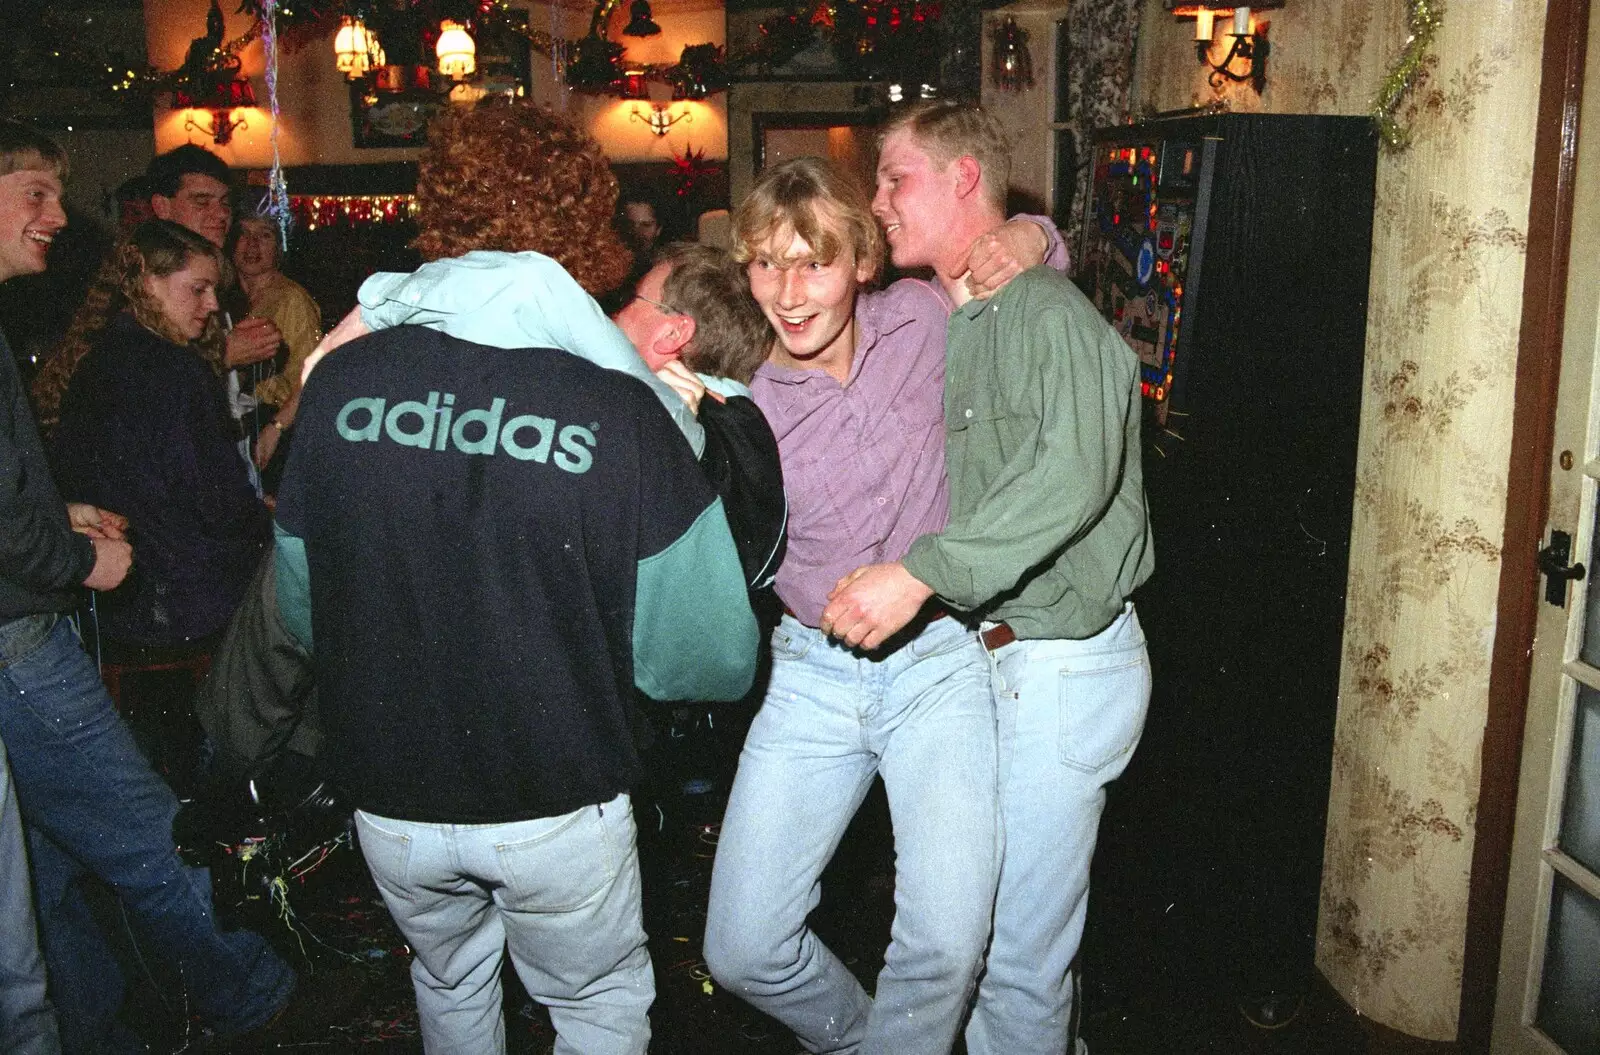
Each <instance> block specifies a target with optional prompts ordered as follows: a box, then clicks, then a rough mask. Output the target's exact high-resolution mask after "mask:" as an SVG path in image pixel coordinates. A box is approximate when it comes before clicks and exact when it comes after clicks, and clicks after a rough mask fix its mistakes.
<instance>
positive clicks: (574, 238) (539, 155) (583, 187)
mask: <svg viewBox="0 0 1600 1055" xmlns="http://www.w3.org/2000/svg"><path fill="white" fill-rule="evenodd" d="M616 201H617V178H616V177H615V176H614V175H612V173H611V168H610V166H609V165H608V164H607V162H606V158H605V155H604V154H602V153H601V152H600V144H598V143H596V142H595V141H594V139H593V138H591V137H590V136H588V135H585V134H584V133H583V132H580V131H579V130H578V129H576V128H574V127H573V126H572V125H571V124H569V123H568V122H567V121H566V120H564V119H562V118H560V117H558V116H556V115H555V114H554V113H552V112H551V111H550V110H548V109H546V108H545V107H542V106H536V105H533V104H531V103H523V102H516V103H496V104H492V105H484V106H479V107H477V108H476V109H473V110H466V111H454V110H453V111H452V112H450V113H447V114H445V115H443V116H442V117H440V118H439V119H438V120H436V121H435V122H434V125H433V127H432V128H431V129H430V130H429V134H428V150H427V152H426V153H425V154H423V156H422V160H421V163H420V165H419V172H418V177H417V224H418V226H419V227H420V228H421V230H422V233H421V234H419V235H418V236H417V238H416V240H415V241H413V242H412V243H411V244H412V245H413V246H414V247H416V249H417V251H418V252H419V253H421V254H422V256H423V259H425V260H438V259H440V258H441V257H451V256H460V255H461V254H462V253H467V252H471V251H472V250H474V249H496V250H502V251H505V252H511V253H518V252H526V251H528V250H532V251H534V252H537V253H543V254H544V255H545V256H548V257H550V258H551V259H553V260H555V261H556V262H557V263H559V264H560V265H561V266H562V267H564V268H566V270H567V273H568V274H570V275H571V276H572V277H573V278H574V279H576V280H577V282H578V284H579V285H580V286H582V287H583V288H584V289H586V290H588V291H589V292H590V293H592V294H600V293H605V292H607V291H608V290H612V289H615V288H616V287H617V286H619V285H621V284H622V280H623V279H624V278H625V277H627V274H628V268H629V266H630V264H631V263H632V256H631V254H630V253H629V252H628V250H627V249H625V248H624V247H623V245H622V242H621V240H620V239H619V238H618V237H617V234H616V232H615V231H614V230H613V229H612V226H611V213H612V210H613V209H614V208H615V206H616Z"/></svg>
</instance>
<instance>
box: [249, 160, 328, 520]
mask: <svg viewBox="0 0 1600 1055" xmlns="http://www.w3.org/2000/svg"><path fill="white" fill-rule="evenodd" d="M260 197H261V193H260V192H259V191H257V192H255V193H254V194H252V195H249V196H247V200H246V203H245V204H246V209H245V210H244V212H243V213H242V214H241V215H240V217H239V219H238V221H237V222H236V223H235V224H234V225H233V252H232V260H233V269H234V275H235V277H237V279H238V281H239V287H240V289H242V290H243V291H244V294H245V296H246V297H247V298H249V302H250V313H249V315H248V316H246V318H250V319H267V320H269V321H270V322H271V323H272V324H273V325H274V326H276V327H277V330H278V333H279V334H281V335H282V337H283V347H284V350H285V351H286V352H287V359H286V361H285V362H284V363H283V364H282V367H281V369H278V370H277V372H276V373H274V374H272V376H270V377H265V378H263V379H261V380H259V381H257V382H256V383H255V385H254V391H255V397H256V400H257V401H258V402H259V403H261V404H264V405H266V406H270V407H274V408H276V410H275V412H274V413H273V414H272V415H271V416H269V417H267V420H266V422H265V424H263V425H262V427H261V429H260V433H259V435H258V436H257V438H256V446H255V464H256V468H258V469H260V470H262V471H263V472H265V471H266V468H267V464H268V463H269V462H271V460H272V456H273V454H274V452H276V451H277V450H278V447H279V442H280V441H281V440H282V439H283V436H284V433H285V432H286V431H287V430H288V429H289V428H291V427H292V426H293V425H294V415H295V411H296V409H297V406H298V397H299V395H300V373H301V371H302V370H303V369H304V368H305V363H306V357H307V356H309V355H310V354H311V351H312V349H314V348H315V347H316V346H317V342H318V341H320V340H321V339H322V309H320V308H319V307H317V302H316V301H315V300H313V299H312V298H311V294H309V293H307V292H306V291H305V288H304V287H302V286H301V285H300V284H299V283H298V282H295V281H294V280H292V279H290V278H288V277H287V276H285V275H284V273H283V269H282V265H283V247H282V243H281V242H280V241H279V236H280V232H279V229H278V224H277V221H276V220H274V219H273V218H271V217H268V216H262V215H260V214H259V213H258V212H256V209H255V206H256V205H257V204H259V199H260ZM264 364H265V361H263V365H264ZM267 490H268V491H269V492H270V491H271V490H272V488H271V487H268V488H267Z"/></svg>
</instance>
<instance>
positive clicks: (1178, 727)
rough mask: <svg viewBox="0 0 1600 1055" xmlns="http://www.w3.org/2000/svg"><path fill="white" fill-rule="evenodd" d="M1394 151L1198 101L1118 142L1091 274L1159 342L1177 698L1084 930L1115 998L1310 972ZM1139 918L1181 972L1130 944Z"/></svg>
mask: <svg viewBox="0 0 1600 1055" xmlns="http://www.w3.org/2000/svg"><path fill="white" fill-rule="evenodd" d="M1376 156H1377V155H1376V137H1375V136H1374V134H1373V132H1372V126H1371V123H1370V122H1369V121H1367V120H1366V119H1364V118H1355V117H1349V118H1346V117H1320V116H1302V115H1269V114H1217V115H1207V116H1199V117H1188V118H1177V119H1170V120H1162V121H1153V122H1149V123H1145V124H1141V125H1133V126H1128V127H1122V128H1116V129H1112V130H1108V131H1106V132H1103V133H1101V134H1100V135H1099V136H1098V137H1097V138H1096V141H1095V143H1094V145H1093V150H1092V154H1091V157H1092V160H1093V165H1094V173H1093V180H1092V187H1091V193H1090V195H1089V200H1088V201H1087V202H1086V203H1085V217H1084V219H1085V223H1084V233H1083V244H1082V245H1081V246H1080V247H1079V251H1078V253H1077V256H1076V260H1077V263H1076V277H1077V281H1078V283H1079V284H1080V286H1081V287H1082V288H1083V289H1084V291H1085V293H1086V294H1088V296H1089V297H1090V298H1091V299H1092V300H1093V301H1094V303H1095V305H1096V306H1097V307H1098V308H1099V309H1100V311H1101V312H1102V313H1103V314H1104V315H1105V317H1106V319H1107V320H1108V321H1109V322H1110V323H1111V325H1112V326H1113V327H1114V328H1115V329H1116V330H1117V331H1118V332H1119V333H1120V334H1121V335H1122V336H1123V338H1124V339H1125V340H1126V341H1127V342H1128V344H1129V345H1130V346H1132V347H1133V348H1134V350H1135V351H1137V353H1138V355H1139V360H1140V364H1141V386H1142V390H1143V394H1144V400H1143V403H1144V417H1145V430H1144V436H1145V445H1144V451H1143V458H1144V473H1145V488H1146V493H1147V495H1148V499H1149V504H1150V513H1151V525H1152V530H1153V534H1154V542H1155V554H1156V573H1155V575H1154V576H1153V577H1152V579H1151V581H1150V582H1149V583H1148V584H1147V585H1146V586H1145V587H1144V588H1143V589H1142V590H1141V591H1140V593H1139V594H1138V596H1137V597H1136V602H1137V605H1138V610H1139V615H1140V619H1141V622H1142V623H1143V625H1144V629H1145V633H1146V636H1147V637H1148V639H1149V642H1150V652H1151V662H1152V665H1153V667H1154V674H1155V688H1154V695H1153V698H1152V702H1151V708H1150V715H1149V719H1148V721H1147V723H1146V728H1145V735H1144V741H1143V743H1142V744H1141V746H1140V748H1139V751H1138V753H1137V754H1136V756H1135V758H1134V762H1133V764H1132V766H1130V768H1129V770H1128V773H1127V775H1126V776H1125V777H1124V778H1123V779H1122V780H1121V781H1120V782H1119V784H1118V785H1117V786H1116V787H1114V788H1113V791H1112V800H1111V803H1110V805H1109V807H1108V811H1107V814H1106V818H1105V823H1104V825H1103V827H1102V843H1101V851H1100V854H1099V855H1098V856H1097V859H1096V862H1095V877H1094V882H1095V884H1096V886H1095V889H1096V891H1097V893H1096V899H1095V901H1094V902H1093V903H1092V907H1091V922H1090V928H1091V932H1093V933H1092V934H1091V935H1090V937H1089V938H1087V939H1086V942H1088V944H1086V946H1085V956H1086V960H1088V961H1089V962H1091V963H1092V962H1093V960H1094V959H1096V958H1098V959H1100V960H1102V961H1104V965H1105V966H1106V967H1107V968H1109V978H1108V979H1107V981H1106V983H1105V984H1106V985H1107V986H1109V987H1111V988H1112V989H1113V990H1114V989H1116V988H1117V986H1118V985H1120V984H1122V983H1121V982H1119V981H1118V972H1119V971H1127V972H1128V977H1127V978H1126V979H1125V982H1126V985H1125V987H1124V988H1125V989H1126V990H1127V992H1129V993H1133V992H1141V991H1142V992H1145V993H1148V992H1149V991H1150V988H1151V985H1152V979H1165V980H1166V981H1170V982H1171V983H1172V984H1173V985H1175V986H1178V985H1182V986H1189V987H1193V986H1207V987H1211V988H1214V989H1216V990H1217V994H1216V995H1217V999H1218V1000H1219V1001H1222V1002H1227V1001H1230V1000H1231V1001H1234V1002H1236V1003H1238V1004H1241V1005H1243V1004H1247V1003H1249V1002H1251V1001H1253V1000H1256V1001H1258V1002H1259V1000H1258V996H1257V994H1262V993H1266V992H1268V991H1277V992H1290V993H1293V992H1295V991H1297V990H1302V989H1304V988H1305V987H1306V986H1307V985H1308V984H1309V981H1310V978H1311V969H1312V956H1313V945H1314V934H1315V924H1316V915H1317V907H1318V905H1317V898H1318V889H1319V880H1320V875H1321V868H1322V844H1323V829H1324V824H1325V819H1326V810H1327V796H1328V787H1329V782H1330V775H1331V772H1332V745H1333V728H1334V716H1335V712H1336V708H1337V702H1338V691H1339V670H1340V660H1341V648H1342V632H1343V624H1344V602H1345V581H1346V576H1347V574H1348V567H1349V547H1350V523H1351V513H1352V507H1353V496H1354V488H1355V462H1356V437H1357V427H1358V424H1359V420H1360V413H1361V397H1362V357H1363V348H1364V343H1365V326H1366V310H1367V309H1366V305H1367V288H1368V272H1369V262H1370V256H1371V245H1372V218H1373V180H1374V171H1375V167H1376ZM1129 928H1134V929H1135V930H1138V931H1142V932H1144V933H1145V934H1147V935H1148V936H1149V937H1151V938H1152V940H1153V941H1154V942H1155V944H1156V946H1157V947H1159V948H1163V949H1171V950H1172V951H1173V956H1174V959H1173V961H1172V963H1171V964H1169V965H1167V968H1169V969H1164V968H1162V966H1161V965H1151V964H1140V965H1137V966H1136V967H1135V966H1134V965H1127V964H1125V963H1123V962H1122V961H1125V960H1126V957H1120V958H1119V956H1118V952H1117V948H1116V943H1117V942H1118V940H1119V938H1118V935H1119V934H1120V935H1123V936H1126V935H1127V934H1128V933H1130V931H1129ZM1096 942H1104V943H1107V944H1106V945H1104V946H1101V947H1099V948H1098V950H1097V948H1096V946H1095V943H1096ZM1097 952H1098V956H1097V955H1096V954H1097ZM1093 975H1094V971H1093V969H1092V967H1091V968H1090V969H1089V975H1088V976H1086V981H1089V980H1091V979H1092V977H1093ZM1090 995H1091V997H1092V996H1093V995H1094V994H1093V992H1092V991H1091V994H1090ZM1101 996H1102V998H1103V999H1106V1000H1107V1001H1109V1002H1112V1003H1115V999H1116V994H1115V993H1114V992H1113V993H1102V994H1101ZM1291 1003H1292V999H1291ZM1232 1013H1233V1014H1234V1015H1235V1017H1236V1016H1237V1012H1232ZM1276 1013H1283V1012H1282V1011H1281V1010H1280V1011H1279V1012H1276ZM1152 1050H1154V1049H1152Z"/></svg>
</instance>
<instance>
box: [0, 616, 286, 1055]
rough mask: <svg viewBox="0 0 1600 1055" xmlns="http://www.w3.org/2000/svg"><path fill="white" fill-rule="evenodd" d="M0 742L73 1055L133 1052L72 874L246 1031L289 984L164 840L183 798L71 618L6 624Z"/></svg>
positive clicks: (200, 1008)
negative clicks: (97, 887)
mask: <svg viewBox="0 0 1600 1055" xmlns="http://www.w3.org/2000/svg"><path fill="white" fill-rule="evenodd" d="M0 739H3V740H4V741H5V743H6V746H7V748H8V750H9V751H10V756H11V773H12V777H13V779H14V780H15V781H16V787H17V799H18V803H19V805H20V806H21V810H22V819H23V824H24V826H25V827H26V828H27V830H28V835H29V841H30V851H31V853H32V855H33V874H34V894H35V901H36V904H37V908H38V913H39V932H40V937H41V938H42V939H43V944H44V953H45V960H46V963H47V965H48V967H49V971H50V993H51V996H52V998H53V999H54V1001H55V1004H56V1009H57V1011H58V1012H59V1014H60V1016H61V1027H62V1041H63V1043H64V1045H65V1047H66V1050H67V1051H69V1052H75V1051H115V1050H119V1049H121V1050H137V1049H136V1048H135V1047H134V1041H133V1038H132V1037H131V1036H130V1035H128V1034H127V1033H126V1031H125V1030H120V1029H119V1028H118V1027H117V1025H116V1023H115V1021H114V1016H115V1014H116V1012H117V1008H118V1007H119V1006H120V1005H121V1002H122V992H123V989H122V979H121V973H120V970H119V969H118V967H117V964H116V960H115V958H114V957H113V956H112V954H111V949H110V947H109V946H108V945H107V943H106V939H105V936H104V935H103V934H101V933H100V929H99V927H98V926H97V925H96V924H95V922H94V920H93V919H92V918H91V916H90V913H89V909H88V905H87V903H86V902H85V901H84V897H83V892H82V890H81V888H80V881H81V880H82V879H83V878H84V877H85V875H92V876H95V877H98V878H99V879H101V880H103V881H105V882H106V883H108V884H110V886H111V887H112V889H113V890H114V891H115V892H116V895H117V897H118V898H119V900H120V901H121V902H122V905H123V906H124V907H125V909H126V910H127V912H128V914H129V917H130V918H131V920H132V922H133V924H134V926H135V928H136V930H137V932H138V933H137V937H138V938H140V939H142V940H143V941H144V942H145V943H146V945H147V947H148V948H149V949H151V950H153V951H154V952H155V953H156V954H158V955H159V956H161V957H162V958H163V959H165V960H167V961H168V962H170V963H172V964H175V965H176V966H177V967H178V968H179V970H180V971H181V973H182V976H183V980H184V983H185V986H186V988H187V992H188V997H189V999H190V1001H191V1002H192V1007H193V1008H194V1010H195V1011H197V1012H199V1014H200V1016H201V1017H202V1018H203V1019H204V1020H205V1021H206V1022H207V1023H208V1024H210V1025H211V1026H213V1027H214V1028H216V1029H217V1030H218V1032H220V1033H224V1034H229V1033H237V1032H243V1031H245V1030H249V1029H254V1028H255V1027H257V1026H259V1025H261V1024H263V1023H264V1022H266V1021H267V1020H268V1019H269V1018H271V1017H272V1015H273V1014H274V1013H276V1012H277V1011H278V1010H279V1009H280V1008H281V1007H283V1005H284V1004H286V1003H287V1002H288V1000H289V996H290V994H291V993H292V992H293V990H294V985H295V978H294V972H293V971H292V970H291V969H290V967H289V965H288V964H287V963H285V962H284V961H283V960H282V959H281V958H279V957H278V955H277V954H276V953H274V952H273V951H272V949H271V948H270V947H269V946H268V945H267V943H266V941H265V940H264V939H262V938H261V936H260V935H257V934H253V933H251V932H249V931H226V932H225V931H222V930H220V929H219V928H218V925H217V920H216V917H215V916H214V915H213V912H212V905H211V880H210V876H209V874H208V873H207V872H206V871H205V870H203V869H191V868H188V867H186V866H185V865H184V864H183V862H182V861H181V860H179V858H178V854H177V850H176V848H175V847H174V845H173V842H172V818H173V816H174V815H175V814H176V813H177V809H178V801H177V799H176V798H175V797H174V796H173V794H172V791H171V789H169V788H168V787H167V786H166V784H164V783H162V781H161V778H160V777H158V776H157V775H156V773H155V771H154V770H152V769H151V768H150V765H149V763H148V762H146V761H145V759H144V758H143V756H141V755H140V754H139V751H138V749H137V748H136V747H135V746H134V742H133V736H132V734H130V733H129V731H128V728H127V726H126V725H124V724H123V722H122V720H121V719H120V718H118V717H117V715H116V712H115V711H114V710H113V709H112V706H111V699H110V697H108V696H107V695H106V691H105V687H104V686H103V685H101V683H100V677H99V675H98V674H97V673H96V671H95V669H94V665H93V664H92V663H91V662H90V661H89V657H88V655H87V654H86V653H85V652H84V651H83V647H82V644H81V643H80V642H79V640H78V635H77V633H76V631H75V630H74V629H73V627H72V624H71V623H70V622H68V621H67V620H65V619H63V618H61V617H59V616H55V615H40V616H29V617H25V618H22V619H17V620H13V621H12V622H9V623H6V624H5V625H3V626H0Z"/></svg>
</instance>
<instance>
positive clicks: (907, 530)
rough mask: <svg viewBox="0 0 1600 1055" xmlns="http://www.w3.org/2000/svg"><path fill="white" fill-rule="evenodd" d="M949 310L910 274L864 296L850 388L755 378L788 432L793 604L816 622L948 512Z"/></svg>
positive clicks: (829, 382)
mask: <svg viewBox="0 0 1600 1055" xmlns="http://www.w3.org/2000/svg"><path fill="white" fill-rule="evenodd" d="M948 317H949V308H948V307H947V306H946V303H945V300H944V298H943V296H942V295H941V294H940V293H939V292H938V291H937V290H936V289H935V288H934V287H933V286H931V285H930V284H928V283H927V282H922V281H918V280H915V279H902V280H901V281H899V282H896V283H895V284H894V285H892V286H890V287H889V288H888V289H885V290H882V291H879V292H876V293H862V294H861V295H860V296H859V297H858V298H857V299H856V352H855V359H854V361H853V362H852V363H851V364H850V375H849V380H848V382H847V383H846V384H844V385H841V384H839V382H838V381H836V380H834V378H833V377H832V375H830V374H828V373H827V372H826V371H823V370H792V369H790V368H788V367H783V366H776V365H774V364H773V363H771V362H768V363H765V364H763V365H762V366H761V368H760V369H759V370H757V371H756V376H755V379H754V380H753V381H752V382H751V384H750V388H751V391H752V392H753V393H754V394H755V401H756V405H757V406H759V407H760V408H761V411H762V413H763V414H765V415H766V417H767V421H768V423H769V424H771V426H772V431H773V433H774V434H776V435H777V437H778V455H779V458H780V459H781V460H782V462H783V483H784V487H785V489H786V490H787V491H788V493H789V553H788V556H787V557H786V558H784V562H783V567H781V568H780V569H778V580H777V590H778V596H779V597H780V598H782V599H783V603H784V604H786V605H788V606H789V609H790V610H791V611H792V612H794V614H795V615H796V616H797V617H799V619H800V621H801V622H803V623H806V624H807V625H809V626H816V625H817V624H818V623H819V622H821V620H822V609H823V608H824V607H826V606H827V601H828V591H829V590H832V589H833V586H834V583H836V582H838V581H839V580H840V579H841V578H843V577H844V576H845V575H847V574H849V573H850V572H852V571H855V570H856V569H857V568H859V567H861V566H862V565H863V564H874V563H877V562H879V561H892V560H899V559H900V558H901V557H903V556H905V553H906V550H907V549H909V548H910V546H911V542H912V540H914V539H915V538H917V536H919V535H925V534H928V533H929V532H934V531H939V530H941V529H942V528H943V527H944V526H945V520H946V518H947V517H948V515H949V494H948V492H947V490H946V487H945V478H944V345H945V326H946V321H947V319H948Z"/></svg>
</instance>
